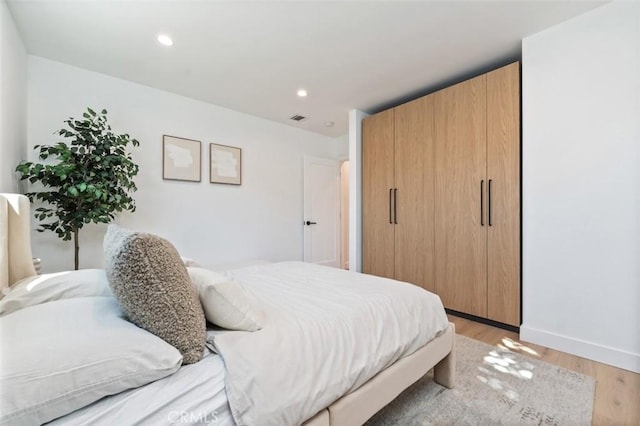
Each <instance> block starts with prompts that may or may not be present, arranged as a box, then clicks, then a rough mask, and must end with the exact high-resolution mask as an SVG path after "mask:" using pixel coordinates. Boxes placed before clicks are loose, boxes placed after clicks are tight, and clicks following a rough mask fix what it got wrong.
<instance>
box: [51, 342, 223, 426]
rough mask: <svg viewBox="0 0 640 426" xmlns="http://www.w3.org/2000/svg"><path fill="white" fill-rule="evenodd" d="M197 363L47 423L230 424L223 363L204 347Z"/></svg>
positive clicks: (219, 425)
mask: <svg viewBox="0 0 640 426" xmlns="http://www.w3.org/2000/svg"><path fill="white" fill-rule="evenodd" d="M206 351H207V354H206V355H205V357H204V358H203V359H202V360H201V361H200V362H198V363H195V364H190V365H185V366H182V367H181V368H180V369H179V370H178V371H177V372H176V373H174V374H172V375H171V376H168V377H165V378H164V379H161V380H158V381H155V382H153V383H150V384H148V385H146V386H142V387H139V388H136V389H131V390H128V391H126V392H122V393H119V394H117V395H113V396H109V397H106V398H102V399H101V400H99V401H96V402H94V403H93V404H91V405H88V406H86V407H84V408H81V409H80V410H76V411H74V412H72V413H70V414H67V415H66V416H63V417H60V418H58V419H56V420H53V421H52V422H49V423H48V425H65V426H68V425H89V424H90V425H92V426H94V425H105V426H107V425H109V426H111V425H132V424H136V425H160V424H176V425H211V424H215V425H216V426H222V425H234V424H235V423H234V422H233V419H232V417H231V412H230V410H229V404H228V403H227V395H226V393H225V390H224V380H225V372H224V364H223V362H222V359H221V358H220V356H219V355H216V354H215V353H213V352H211V351H210V350H209V349H206Z"/></svg>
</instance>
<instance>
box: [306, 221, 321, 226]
mask: <svg viewBox="0 0 640 426" xmlns="http://www.w3.org/2000/svg"><path fill="white" fill-rule="evenodd" d="M304 224H305V225H307V226H309V225H317V224H318V222H311V221H310V220H308V221H306V222H305V223H304Z"/></svg>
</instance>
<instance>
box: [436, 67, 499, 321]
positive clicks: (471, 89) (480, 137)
mask: <svg viewBox="0 0 640 426" xmlns="http://www.w3.org/2000/svg"><path fill="white" fill-rule="evenodd" d="M435 141H436V143H435V149H436V182H435V192H436V194H435V195H436V199H437V200H438V202H437V204H436V213H435V219H436V225H435V227H436V228H435V232H436V243H435V256H436V292H437V294H438V295H439V296H440V298H441V299H442V301H443V303H444V305H445V307H447V308H450V309H453V310H456V311H460V312H465V313H468V314H472V315H477V316H481V317H486V315H487V226H486V219H485V217H486V211H485V206H484V205H483V201H486V199H485V198H486V197H484V195H481V190H484V191H486V185H487V182H486V176H485V175H486V77H485V76H484V75H482V76H480V77H476V78H474V79H471V80H467V81H465V82H463V83H460V84H456V85H455V86H451V87H449V88H447V89H444V90H441V91H439V92H436V93H435ZM481 214H483V215H484V217H481Z"/></svg>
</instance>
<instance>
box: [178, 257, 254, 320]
mask: <svg viewBox="0 0 640 426" xmlns="http://www.w3.org/2000/svg"><path fill="white" fill-rule="evenodd" d="M187 271H189V278H191V282H192V283H193V284H194V285H195V286H196V288H197V289H198V296H199V297H200V303H201V304H202V308H203V310H204V315H205V317H207V320H209V322H212V323H213V324H215V325H217V326H219V327H222V328H226V329H229V330H241V331H257V330H260V329H261V328H262V323H263V321H264V313H263V312H262V310H261V309H259V308H258V307H257V302H256V300H255V298H253V297H252V296H251V295H249V294H248V293H247V292H246V291H245V290H244V289H243V288H242V286H241V285H240V284H239V283H237V282H235V281H232V280H231V279H230V278H228V277H225V276H224V275H222V274H220V273H217V272H214V271H210V270H208V269H203V268H187Z"/></svg>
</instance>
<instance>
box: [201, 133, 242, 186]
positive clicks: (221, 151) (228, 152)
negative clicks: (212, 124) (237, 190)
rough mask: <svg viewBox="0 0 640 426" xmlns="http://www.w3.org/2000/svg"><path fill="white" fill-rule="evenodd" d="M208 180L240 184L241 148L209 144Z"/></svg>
mask: <svg viewBox="0 0 640 426" xmlns="http://www.w3.org/2000/svg"><path fill="white" fill-rule="evenodd" d="M209 181H210V182H211V183H222V184H226V185H242V149H241V148H237V147H234V146H227V145H220V144H215V143H211V144H209Z"/></svg>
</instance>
